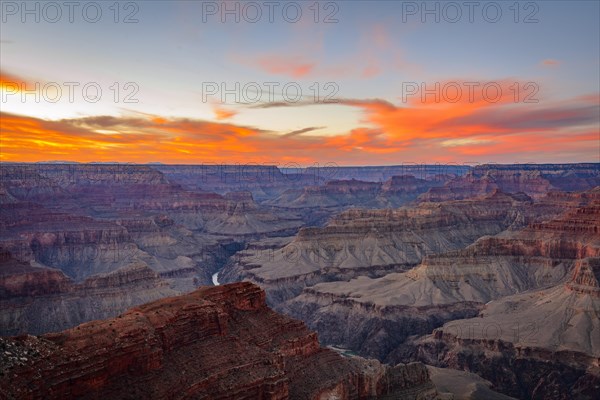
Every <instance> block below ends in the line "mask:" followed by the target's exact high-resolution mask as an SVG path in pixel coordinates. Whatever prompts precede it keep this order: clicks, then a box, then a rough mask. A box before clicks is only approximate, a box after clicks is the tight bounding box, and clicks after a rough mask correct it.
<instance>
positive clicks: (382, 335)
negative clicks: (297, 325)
mask: <svg viewBox="0 0 600 400" xmlns="http://www.w3.org/2000/svg"><path fill="white" fill-rule="evenodd" d="M498 196H500V194H496V195H495V196H494V197H498ZM580 200H581V201H582V204H581V205H580V206H579V207H571V209H570V210H569V211H567V212H566V213H563V214H562V215H560V216H559V217H557V218H554V219H552V220H549V221H545V222H534V223H532V224H530V225H529V226H527V227H525V228H521V229H518V230H507V231H504V232H502V233H500V234H498V235H495V236H484V237H482V238H480V239H479V240H477V241H476V242H475V243H473V244H471V245H469V246H467V247H465V248H464V249H458V250H451V251H446V252H443V253H440V254H432V255H426V256H425V257H424V259H423V260H422V261H421V263H420V264H419V265H418V266H416V267H414V268H412V269H410V270H408V271H406V272H399V273H398V272H392V273H387V274H386V275H385V276H382V277H372V276H364V275H366V274H364V273H363V275H362V276H357V277H354V278H352V279H347V280H342V279H330V280H329V281H325V282H320V283H316V284H313V285H307V286H308V287H306V288H304V289H303V290H302V291H301V292H300V293H298V294H297V295H295V296H292V297H290V298H288V299H287V300H286V301H284V302H282V303H278V304H277V306H276V307H277V309H279V310H281V311H283V312H285V313H287V314H289V315H292V316H294V317H296V318H300V319H302V320H303V321H305V322H306V323H307V324H308V325H309V327H310V328H312V329H315V330H316V331H317V332H319V335H320V337H321V340H322V341H323V342H324V343H327V344H335V345H339V346H341V347H344V348H348V349H351V350H354V351H357V352H358V353H359V354H361V355H368V356H372V357H377V358H379V359H381V360H386V361H390V362H399V361H405V360H407V359H410V355H408V356H407V351H408V354H410V351H411V350H410V349H411V345H410V340H409V338H410V337H411V336H412V335H424V334H427V333H430V332H431V331H432V330H433V329H434V328H436V327H439V326H440V325H442V324H443V323H445V322H448V321H451V320H455V319H464V318H471V317H474V316H476V315H478V313H479V311H480V310H481V309H483V308H485V305H486V303H488V302H490V301H493V300H497V299H501V298H503V297H505V296H511V295H514V294H516V293H519V292H524V291H528V290H532V289H537V288H541V287H547V286H552V285H556V284H558V283H559V282H562V281H564V280H565V279H568V278H569V276H571V274H572V273H573V271H574V270H578V271H581V272H580V273H578V278H577V280H575V281H574V282H572V283H570V285H571V286H572V287H576V286H575V285H578V283H577V282H579V281H581V282H592V281H593V280H594V279H595V275H594V273H593V272H590V271H591V270H589V269H586V267H584V266H582V265H587V264H582V265H580V262H581V260H583V259H586V258H588V257H600V240H599V239H598V238H599V237H600V236H598V235H597V232H598V229H599V228H600V201H599V200H600V198H599V197H598V196H597V193H596V191H592V192H589V193H587V194H586V195H584V196H580ZM490 208H491V207H488V209H490ZM488 212H489V213H493V212H492V211H491V210H488ZM536 212H537V211H536ZM470 215H476V213H474V212H473V210H471V211H470ZM484 215H486V214H484ZM488 215H489V214H488ZM388 219H390V220H392V219H393V218H391V217H390V218H388ZM412 220H413V222H414V221H415V219H412ZM348 221H350V219H348ZM348 223H349V222H348ZM480 223H481V224H483V222H480ZM454 225H455V227H456V228H455V229H454V231H453V232H460V225H459V224H457V223H454ZM507 225H510V226H511V227H512V226H513V225H512V224H510V223H508V224H507ZM252 271H253V270H250V272H252ZM260 284H261V285H265V287H266V288H267V291H268V290H269V288H270V284H271V283H270V282H268V281H267V282H261V283H260ZM280 285H281V284H280ZM288 285H291V284H288ZM592 286H593V285H592ZM578 287H579V286H578ZM276 289H277V287H276ZM581 290H588V291H589V290H591V289H589V288H586V289H581ZM407 357H408V358H407Z"/></svg>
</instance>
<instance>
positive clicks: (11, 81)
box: [0, 71, 31, 91]
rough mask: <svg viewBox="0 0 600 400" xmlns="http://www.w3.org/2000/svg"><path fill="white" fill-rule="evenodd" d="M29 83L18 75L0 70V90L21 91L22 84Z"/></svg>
mask: <svg viewBox="0 0 600 400" xmlns="http://www.w3.org/2000/svg"><path fill="white" fill-rule="evenodd" d="M30 85H31V84H30V83H29V82H28V81H27V80H25V79H23V78H21V77H19V76H16V75H13V74H9V73H7V72H4V71H0V90H7V91H21V88H22V87H23V86H25V87H27V86H30Z"/></svg>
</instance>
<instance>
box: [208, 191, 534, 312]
mask: <svg viewBox="0 0 600 400" xmlns="http://www.w3.org/2000/svg"><path fill="white" fill-rule="evenodd" d="M529 204H530V199H529V198H520V197H517V198H515V197H513V196H510V195H506V194H503V193H499V192H494V193H493V194H491V195H490V196H487V197H485V198H481V199H475V200H464V201H455V202H448V203H445V204H437V203H422V204H420V205H419V206H418V207H414V208H400V209H385V210H364V209H352V210H348V211H345V212H343V213H341V214H339V215H337V216H336V217H335V218H333V219H332V220H331V221H330V223H329V224H327V226H326V227H324V228H303V229H301V230H300V232H299V233H298V235H297V236H296V238H295V239H294V240H293V241H292V242H290V243H289V244H287V245H285V246H284V247H282V248H280V249H277V250H275V251H272V252H262V251H260V250H259V251H251V250H248V251H245V252H242V253H240V254H239V257H236V261H235V262H234V263H232V264H230V265H227V266H226V267H225V270H224V271H223V272H222V273H221V275H220V276H221V279H223V280H224V281H235V280H241V279H248V280H251V281H253V282H256V283H258V284H260V285H261V286H262V287H264V288H265V289H266V290H267V296H268V299H269V301H270V302H271V303H270V304H272V305H274V306H275V307H277V306H278V304H280V303H281V302H283V301H285V300H288V299H290V298H292V297H294V296H297V295H299V294H300V292H301V291H302V289H303V288H304V287H307V286H313V285H315V284H317V283H319V282H328V281H345V280H349V279H351V278H354V277H357V276H369V277H372V278H376V277H381V276H384V275H386V274H389V273H392V272H401V271H406V270H408V269H410V268H412V267H414V266H416V265H418V264H419V263H420V262H421V260H422V259H423V257H424V256H426V255H430V254H440V253H444V252H447V251H450V250H457V249H461V248H463V247H465V246H467V245H469V244H471V243H473V242H474V241H475V240H477V239H478V238H479V237H481V236H484V235H494V234H497V233H499V232H502V231H503V230H505V229H507V228H508V227H510V226H512V225H513V224H515V223H517V224H519V223H520V222H519V220H520V218H521V215H520V212H521V211H522V209H524V208H527V207H528V206H529Z"/></svg>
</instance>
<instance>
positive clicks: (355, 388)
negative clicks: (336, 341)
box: [0, 283, 436, 400]
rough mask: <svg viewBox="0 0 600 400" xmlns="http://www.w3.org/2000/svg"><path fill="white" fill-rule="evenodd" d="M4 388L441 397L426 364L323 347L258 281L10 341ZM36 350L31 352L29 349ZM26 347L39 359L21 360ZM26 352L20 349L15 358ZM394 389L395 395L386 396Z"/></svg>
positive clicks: (24, 393)
mask: <svg viewBox="0 0 600 400" xmlns="http://www.w3.org/2000/svg"><path fill="white" fill-rule="evenodd" d="M7 348H9V349H10V350H13V349H19V350H18V351H16V350H13V351H14V354H13V351H0V360H1V361H2V362H1V363H0V365H1V367H0V388H2V389H1V390H2V391H1V392H0V393H2V394H3V395H4V396H5V397H8V398H12V397H15V398H19V399H61V400H63V399H75V398H77V399H100V398H102V399H104V398H110V399H126V398H144V399H165V398H170V399H188V398H195V399H223V400H224V399H232V400H233V399H298V400H300V399H332V398H336V399H340V400H346V399H375V398H403V399H432V398H434V397H435V395H436V393H435V389H434V388H433V385H432V383H431V381H430V380H429V374H428V371H427V369H426V368H425V366H424V365H423V364H420V363H412V364H408V365H397V366H395V367H389V366H385V365H382V364H380V363H379V362H377V361H368V360H364V359H360V358H343V357H342V356H340V355H339V354H337V353H335V352H334V351H332V350H329V349H323V348H321V347H319V343H318V340H317V336H316V334H315V333H313V332H311V331H309V330H308V329H306V327H305V326H304V325H303V324H302V323H301V322H299V321H295V320H293V319H291V318H289V317H285V316H283V315H280V314H277V313H275V312H273V311H271V310H270V309H269V308H268V307H267V306H266V303H265V293H264V292H263V291H262V290H261V289H260V288H258V287H257V286H254V285H252V284H250V283H237V284H231V285H224V286H219V287H212V288H201V289H199V290H197V291H195V292H193V293H191V294H188V295H185V296H180V297H173V298H168V299H163V300H159V301H156V302H154V303H149V304H146V305H144V306H140V307H137V308H133V309H131V310H129V311H128V312H126V313H124V314H122V315H120V316H119V317H117V318H114V319H111V320H105V321H94V322H89V323H86V324H83V325H80V326H78V327H76V328H73V329H70V330H67V331H64V332H61V333H56V334H48V335H44V336H42V337H39V338H35V337H31V336H25V337H16V338H4V339H2V340H1V341H0V349H7ZM25 349H27V350H25ZM25 351H27V352H28V354H31V356H30V357H27V358H25V357H20V355H22V354H24V352H25ZM16 355H18V356H16ZM386 396H389V397H386Z"/></svg>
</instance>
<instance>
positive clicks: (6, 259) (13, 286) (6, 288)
mask: <svg viewBox="0 0 600 400" xmlns="http://www.w3.org/2000/svg"><path fill="white" fill-rule="evenodd" d="M34 265H35V263H34ZM176 293H177V292H176V291H174V290H172V289H170V288H169V287H168V284H167V282H165V281H164V280H162V279H160V277H159V275H158V274H157V273H156V272H154V271H153V270H152V269H150V268H149V267H148V266H147V265H145V264H143V263H141V262H137V263H132V264H129V265H126V266H124V267H123V268H120V269H118V270H116V271H112V272H110V273H106V274H99V275H95V276H93V277H90V278H88V279H86V280H84V281H82V282H81V283H75V282H73V280H71V279H70V278H69V277H67V276H66V275H65V274H64V273H63V272H62V271H60V270H58V269H50V268H45V267H43V266H40V265H37V266H31V265H30V264H29V263H25V262H22V261H18V260H16V259H14V258H13V257H12V256H11V255H10V253H8V252H6V251H1V252H0V335H16V334H21V333H25V332H27V333H31V334H41V333H45V332H53V331H60V330H62V329H66V328H69V327H72V326H74V325H77V324H80V323H82V322H85V321H90V320H92V319H97V318H107V317H112V316H115V315H117V314H118V313H119V312H121V311H123V310H125V309H127V308H128V307H131V306H134V305H138V304H142V303H145V302H148V301H152V300H156V299H159V298H161V297H165V296H172V295H174V294H176Z"/></svg>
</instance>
